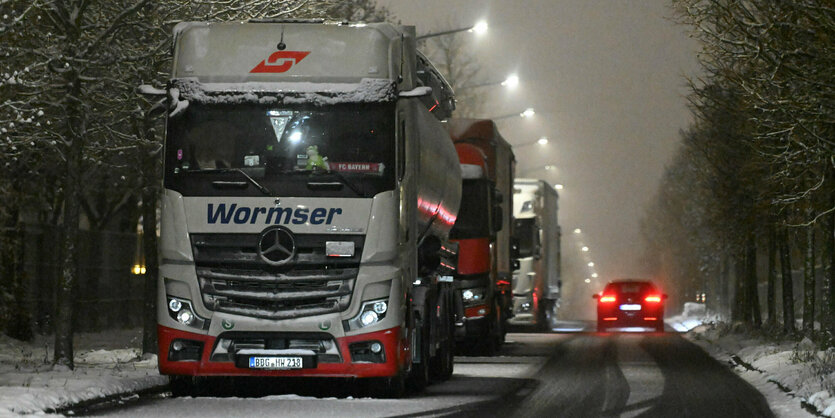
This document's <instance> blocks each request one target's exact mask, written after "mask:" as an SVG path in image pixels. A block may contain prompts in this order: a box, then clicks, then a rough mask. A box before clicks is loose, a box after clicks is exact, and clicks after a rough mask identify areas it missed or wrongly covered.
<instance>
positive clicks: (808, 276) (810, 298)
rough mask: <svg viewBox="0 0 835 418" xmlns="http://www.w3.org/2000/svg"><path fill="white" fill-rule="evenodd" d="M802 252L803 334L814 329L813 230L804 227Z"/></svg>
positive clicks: (809, 227) (810, 227)
mask: <svg viewBox="0 0 835 418" xmlns="http://www.w3.org/2000/svg"><path fill="white" fill-rule="evenodd" d="M804 233H805V234H806V237H805V244H806V245H805V248H804V251H803V332H805V333H807V334H808V333H810V332H812V331H814V329H815V228H814V227H813V226H808V227H806V230H805V231H804Z"/></svg>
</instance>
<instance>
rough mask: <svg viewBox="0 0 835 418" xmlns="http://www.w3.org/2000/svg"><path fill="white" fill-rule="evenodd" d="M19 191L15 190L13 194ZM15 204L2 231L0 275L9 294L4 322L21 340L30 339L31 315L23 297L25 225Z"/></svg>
mask: <svg viewBox="0 0 835 418" xmlns="http://www.w3.org/2000/svg"><path fill="white" fill-rule="evenodd" d="M17 193H20V191H19V190H15V192H14V194H15V195H17ZM18 209H19V208H18V207H17V205H13V207H12V208H10V214H9V219H8V222H7V223H6V230H5V231H4V235H5V239H4V240H3V241H4V244H5V245H6V248H5V249H3V251H2V256H3V266H2V272H3V274H5V275H7V277H9V278H10V279H9V282H8V283H9V289H8V290H9V291H10V293H11V295H12V300H11V303H10V306H9V307H10V308H11V309H10V312H9V317H8V319H9V323H8V324H5V329H6V333H7V334H8V335H9V336H10V337H12V338H15V339H18V340H21V341H31V340H32V337H33V335H32V323H31V322H32V318H31V314H30V311H29V303H28V302H27V300H26V295H27V293H28V292H27V288H28V286H27V285H28V283H27V282H26V277H25V272H24V269H23V257H24V253H23V251H24V245H25V243H24V239H25V233H24V227H23V222H20V216H19V211H18Z"/></svg>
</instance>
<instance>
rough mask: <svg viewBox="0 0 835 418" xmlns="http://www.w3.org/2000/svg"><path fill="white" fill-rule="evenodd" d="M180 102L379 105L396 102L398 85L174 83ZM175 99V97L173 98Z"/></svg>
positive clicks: (368, 81) (375, 82) (384, 82)
mask: <svg viewBox="0 0 835 418" xmlns="http://www.w3.org/2000/svg"><path fill="white" fill-rule="evenodd" d="M170 88H171V89H172V90H174V89H176V90H177V92H178V94H179V98H180V99H182V100H188V101H193V102H197V103H204V104H236V103H260V104H269V105H282V104H313V105H317V106H321V105H331V104H337V103H378V102H386V101H392V100H394V99H395V98H396V97H397V96H396V94H395V88H394V83H393V82H391V81H389V80H384V79H372V78H365V79H362V80H360V82H358V83H309V82H301V83H292V82H287V83H201V82H199V81H197V80H194V79H177V80H173V81H172V83H171V86H170ZM172 96H173V95H172Z"/></svg>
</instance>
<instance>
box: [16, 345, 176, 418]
mask: <svg viewBox="0 0 835 418" xmlns="http://www.w3.org/2000/svg"><path fill="white" fill-rule="evenodd" d="M140 335H141V333H140ZM136 336H137V332H136V331H135V330H132V331H114V332H108V333H96V334H80V335H79V336H78V338H76V343H75V345H76V349H77V351H76V356H75V364H76V368H75V370H69V369H68V368H66V367H53V366H52V365H50V364H49V359H51V351H50V349H49V346H50V342H51V340H50V339H48V338H44V337H39V339H37V340H36V341H35V342H33V343H24V342H21V341H17V340H14V339H12V338H9V337H7V336H4V335H0V416H8V415H18V414H39V413H42V412H43V411H47V410H54V409H59V408H62V407H66V406H69V405H73V404H76V403H79V402H83V401H88V400H93V399H100V398H104V397H108V396H113V395H120V394H131V393H135V392H137V391H141V390H144V389H148V388H152V387H156V386H161V385H165V384H167V383H168V379H167V378H166V377H164V376H160V375H159V373H158V372H157V359H156V356H152V357H151V358H148V359H141V358H140V350H139V349H138V348H134V347H128V346H130V345H137V341H136V340H137V338H136ZM92 347H104V348H92Z"/></svg>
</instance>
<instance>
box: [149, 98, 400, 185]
mask: <svg viewBox="0 0 835 418" xmlns="http://www.w3.org/2000/svg"><path fill="white" fill-rule="evenodd" d="M393 127H394V110H393V106H392V105H391V104H340V105H333V106H324V107H302V106H299V107H289V106H288V107H268V106H261V105H248V104H212V105H205V104H191V105H189V107H188V109H187V110H186V111H185V112H184V114H182V115H180V116H178V117H174V118H170V119H169V120H168V132H167V133H168V135H167V139H166V141H167V142H166V159H165V162H166V169H165V185H166V187H167V188H169V189H172V190H176V191H178V192H180V193H182V194H183V195H191V196H207V195H208V196H211V195H223V196H263V195H264V193H266V191H269V192H270V193H272V194H275V195H277V196H302V197H303V196H317V197H321V196H334V197H372V196H373V195H375V194H377V193H379V192H381V191H385V190H392V189H393V188H394V174H393V173H394V128H393ZM241 172H243V173H241ZM243 174H245V175H243ZM247 176H248V177H249V178H250V179H251V180H254V182H253V181H251V180H248V179H247ZM256 183H257V184H256ZM258 185H262V186H263V187H257V186H258ZM265 190H266V191H265Z"/></svg>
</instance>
